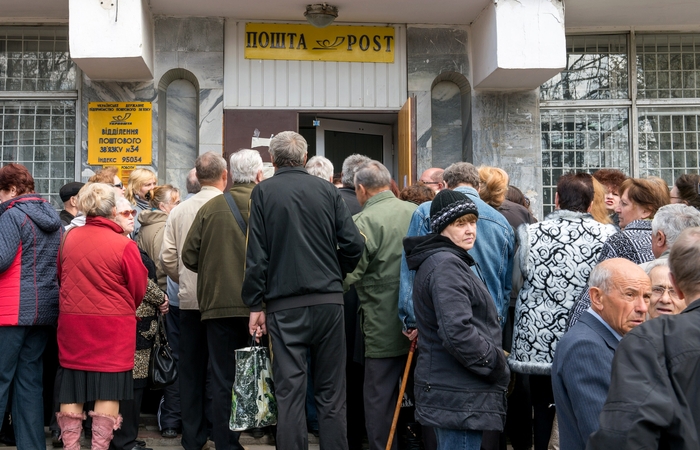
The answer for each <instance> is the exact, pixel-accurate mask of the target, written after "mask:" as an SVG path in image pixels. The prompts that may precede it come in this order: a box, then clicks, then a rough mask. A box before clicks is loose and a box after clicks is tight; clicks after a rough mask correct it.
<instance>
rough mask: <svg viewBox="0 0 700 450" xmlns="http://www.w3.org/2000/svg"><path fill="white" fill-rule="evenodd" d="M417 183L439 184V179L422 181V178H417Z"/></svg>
mask: <svg viewBox="0 0 700 450" xmlns="http://www.w3.org/2000/svg"><path fill="white" fill-rule="evenodd" d="M418 184H440V182H439V181H423V180H418Z"/></svg>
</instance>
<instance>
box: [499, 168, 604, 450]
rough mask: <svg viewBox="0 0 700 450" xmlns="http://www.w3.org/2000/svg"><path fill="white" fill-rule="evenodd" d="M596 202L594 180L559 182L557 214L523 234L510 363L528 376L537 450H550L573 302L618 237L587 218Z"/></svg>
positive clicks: (580, 177)
mask: <svg viewBox="0 0 700 450" xmlns="http://www.w3.org/2000/svg"><path fill="white" fill-rule="evenodd" d="M593 197H594V190H593V179H592V177H591V175H589V174H587V173H576V174H567V175H563V176H562V177H560V178H559V180H558V181H557V193H556V195H555V199H554V203H555V205H556V208H557V209H556V210H555V211H554V212H552V213H551V214H549V215H548V216H547V217H546V218H545V219H544V220H543V221H542V222H539V223H535V224H532V225H525V226H521V227H520V228H519V229H518V234H519V238H518V240H519V243H520V248H519V249H518V253H517V255H516V258H515V264H517V268H519V269H520V272H521V273H522V289H521V290H520V293H519V294H518V301H517V304H516V306H515V324H514V326H513V347H512V349H511V353H510V355H509V357H508V363H509V364H510V368H511V370H513V371H514V372H517V373H519V374H520V373H524V374H527V375H529V379H530V392H531V393H532V405H533V408H534V416H533V424H534V438H535V442H534V444H535V449H537V450H539V449H546V448H547V444H548V442H549V437H550V434H551V429H552V422H553V420H554V410H553V408H551V407H550V405H551V404H552V403H554V396H553V393H552V380H551V376H550V373H551V370H552V361H553V358H554V351H555V349H556V347H557V343H558V342H559V339H560V338H561V336H563V335H564V333H565V332H566V319H567V318H568V316H569V312H570V311H571V308H572V307H573V305H574V300H576V298H577V297H578V296H579V294H580V293H581V292H582V291H584V290H586V287H587V286H586V283H587V281H588V276H589V275H590V273H591V270H592V269H593V267H594V266H595V265H596V262H597V260H598V255H599V254H600V252H601V251H602V248H603V244H604V242H605V241H606V240H608V239H609V238H610V236H611V235H613V234H614V233H615V227H613V226H612V225H603V224H601V223H600V222H597V221H595V220H594V219H593V217H591V215H590V214H588V210H589V208H590V207H591V202H592V201H593ZM513 272H514V273H517V270H516V269H514V270H513ZM515 284H516V283H515V281H514V285H515Z"/></svg>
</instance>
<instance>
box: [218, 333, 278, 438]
mask: <svg viewBox="0 0 700 450" xmlns="http://www.w3.org/2000/svg"><path fill="white" fill-rule="evenodd" d="M276 424H277V401H276V400H275V387H274V383H273V381H272V368H271V364H270V355H269V352H268V350H267V348H265V347H262V346H260V345H259V344H256V343H255V342H253V346H252V347H245V348H241V349H238V350H236V382H235V383H234V384H233V392H232V398H231V419H230V420H229V424H228V426H229V428H230V429H231V430H233V431H244V430H248V429H250V428H263V427H267V426H270V425H276Z"/></svg>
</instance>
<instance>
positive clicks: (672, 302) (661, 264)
mask: <svg viewBox="0 0 700 450" xmlns="http://www.w3.org/2000/svg"><path fill="white" fill-rule="evenodd" d="M646 272H647V275H649V278H650V279H651V301H650V302H649V318H650V319H656V318H657V317H659V316H661V315H663V314H679V313H680V312H681V311H683V310H684V309H685V306H686V304H685V301H684V300H683V299H681V298H679V297H678V295H677V294H676V290H675V289H674V288H673V285H672V284H671V279H670V278H669V276H668V275H669V274H670V273H671V269H670V268H669V267H668V260H667V259H660V260H656V261H654V262H652V263H651V264H649V265H648V266H647V268H646Z"/></svg>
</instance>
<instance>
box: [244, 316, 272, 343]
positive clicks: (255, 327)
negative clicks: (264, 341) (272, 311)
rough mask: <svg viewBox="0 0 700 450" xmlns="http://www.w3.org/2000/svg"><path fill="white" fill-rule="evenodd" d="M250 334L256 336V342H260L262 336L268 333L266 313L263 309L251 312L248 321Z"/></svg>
mask: <svg viewBox="0 0 700 450" xmlns="http://www.w3.org/2000/svg"><path fill="white" fill-rule="evenodd" d="M248 334H250V335H251V336H254V337H255V342H260V337H261V336H262V335H263V334H267V326H266V325H265V313H264V312H262V311H258V312H251V313H250V320H249V321H248Z"/></svg>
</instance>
